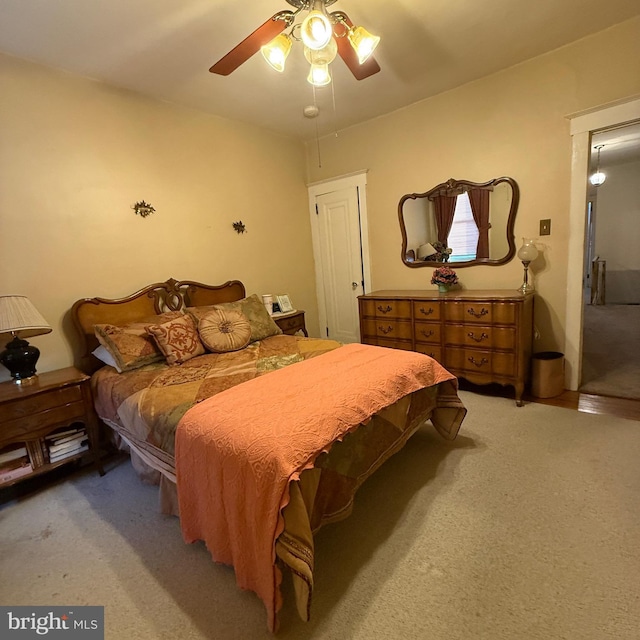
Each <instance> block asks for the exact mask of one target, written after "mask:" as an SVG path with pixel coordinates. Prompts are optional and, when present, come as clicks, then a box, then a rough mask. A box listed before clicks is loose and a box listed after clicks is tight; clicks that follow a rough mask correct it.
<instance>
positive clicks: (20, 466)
mask: <svg viewBox="0 0 640 640" xmlns="http://www.w3.org/2000/svg"><path fill="white" fill-rule="evenodd" d="M32 471H33V467H32V466H31V463H30V462H29V456H27V455H26V449H25V455H24V456H22V457H20V458H14V459H13V460H8V461H5V462H3V463H2V464H0V484H2V483H4V482H9V481H11V480H15V479H16V478H21V477H22V476H26V475H28V474H30V473H31V472H32Z"/></svg>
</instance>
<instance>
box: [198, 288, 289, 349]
mask: <svg viewBox="0 0 640 640" xmlns="http://www.w3.org/2000/svg"><path fill="white" fill-rule="evenodd" d="M214 309H222V310H223V311H229V310H234V311H240V312H241V313H242V314H244V316H245V317H246V319H247V320H248V321H249V324H250V325H251V338H250V339H249V342H256V340H264V339H265V338H268V337H269V336H277V335H280V334H281V333H282V329H280V327H279V326H278V325H277V324H276V323H275V322H274V321H273V318H272V317H271V316H270V315H269V312H268V311H267V309H266V307H265V306H264V304H262V300H260V298H258V296H257V295H256V294H255V293H254V294H253V295H252V296H249V297H248V298H243V299H242V300H237V301H236V302H223V303H221V304H216V305H209V306H206V307H188V308H187V311H188V312H189V313H191V314H192V315H193V317H194V318H195V319H196V321H197V322H198V323H199V322H200V320H201V319H202V318H203V317H204V316H205V315H206V314H207V313H208V312H209V311H213V310H214ZM198 328H199V327H198Z"/></svg>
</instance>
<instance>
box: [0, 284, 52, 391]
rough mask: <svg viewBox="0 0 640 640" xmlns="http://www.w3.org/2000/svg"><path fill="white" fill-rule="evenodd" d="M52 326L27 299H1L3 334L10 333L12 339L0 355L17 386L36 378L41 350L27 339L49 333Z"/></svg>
mask: <svg viewBox="0 0 640 640" xmlns="http://www.w3.org/2000/svg"><path fill="white" fill-rule="evenodd" d="M50 332H51V327H50V326H49V324H48V323H47V321H46V320H45V319H44V318H43V317H42V316H41V315H40V312H39V311H38V310H37V309H36V308H35V307H34V306H33V304H32V303H31V301H30V300H29V299H28V298H27V297H26V296H0V333H10V334H11V335H12V339H11V340H9V342H8V343H7V345H6V348H5V350H4V351H3V352H2V353H0V363H2V364H3V365H4V366H5V367H6V368H7V369H9V372H10V373H11V376H12V378H13V381H14V382H15V383H16V384H27V383H28V382H31V381H33V380H34V379H35V375H36V362H37V361H38V358H39V357H40V350H39V349H38V348H37V347H34V346H33V345H30V344H29V343H28V342H27V341H26V340H25V339H24V338H32V337H33V336H40V335H43V334H45V333H50Z"/></svg>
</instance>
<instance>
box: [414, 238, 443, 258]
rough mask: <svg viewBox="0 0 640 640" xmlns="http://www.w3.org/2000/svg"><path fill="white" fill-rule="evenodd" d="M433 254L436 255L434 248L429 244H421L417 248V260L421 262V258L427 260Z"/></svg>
mask: <svg viewBox="0 0 640 640" xmlns="http://www.w3.org/2000/svg"><path fill="white" fill-rule="evenodd" d="M434 253H438V252H437V251H436V250H435V248H434V246H433V245H432V244H431V243H430V242H427V243H425V244H421V245H420V246H419V247H418V259H419V260H422V258H428V257H429V256H432V255H433V254H434Z"/></svg>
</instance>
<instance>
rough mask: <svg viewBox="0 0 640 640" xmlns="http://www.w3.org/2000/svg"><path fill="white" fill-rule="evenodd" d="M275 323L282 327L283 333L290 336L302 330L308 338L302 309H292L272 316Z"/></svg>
mask: <svg viewBox="0 0 640 640" xmlns="http://www.w3.org/2000/svg"><path fill="white" fill-rule="evenodd" d="M274 321H275V323H276V324H277V325H278V326H279V327H280V328H281V329H282V332H283V333H287V334H288V335H290V336H292V335H294V334H295V333H296V332H298V331H302V333H304V335H305V336H306V337H307V338H308V337H309V334H308V333H307V327H306V325H305V322H304V311H292V312H291V313H286V314H284V315H281V316H276V317H274Z"/></svg>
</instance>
